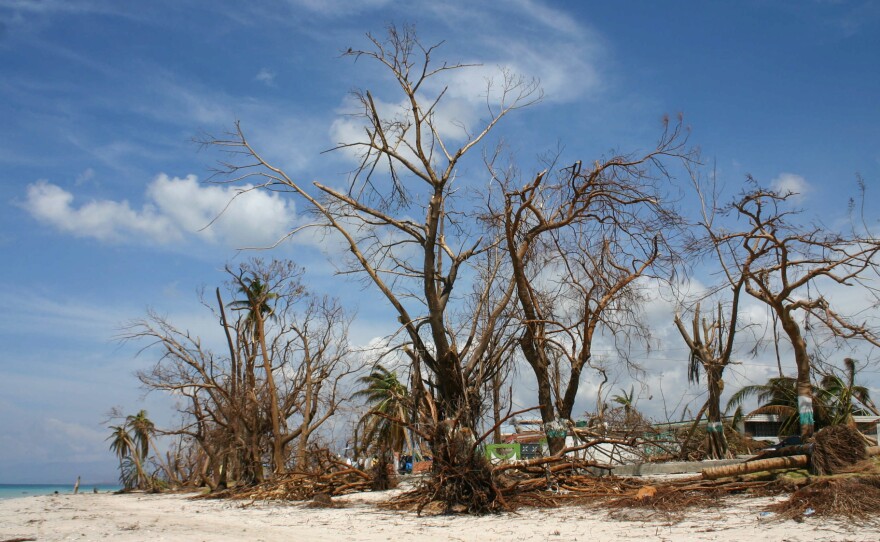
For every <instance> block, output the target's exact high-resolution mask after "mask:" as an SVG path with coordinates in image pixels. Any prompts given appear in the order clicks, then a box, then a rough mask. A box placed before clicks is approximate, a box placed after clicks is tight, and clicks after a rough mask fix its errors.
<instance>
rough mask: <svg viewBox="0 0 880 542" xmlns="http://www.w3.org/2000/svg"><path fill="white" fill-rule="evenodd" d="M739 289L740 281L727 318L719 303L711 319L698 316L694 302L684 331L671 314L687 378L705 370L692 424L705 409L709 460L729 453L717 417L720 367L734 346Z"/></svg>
mask: <svg viewBox="0 0 880 542" xmlns="http://www.w3.org/2000/svg"><path fill="white" fill-rule="evenodd" d="M741 291H742V281H740V282H738V283H737V284H736V285H735V286H734V288H733V299H732V306H731V309H730V316H729V318H727V319H725V317H724V311H723V309H722V304H721V303H720V302H719V303H718V310H717V312H716V314H714V315H713V316H712V318H711V320H707V319H706V318H705V317H703V316H702V314H701V312H700V303H697V305H696V307H695V308H694V310H693V319H692V321H691V330H690V331H688V329H687V327H686V326H685V324H684V322H683V321H682V319H681V315H680V314H679V313H678V312H676V313H675V325H676V327H678V331H679V333H681V337H682V339H684V342H685V343H686V344H687V346H688V350H689V351H690V359H689V364H688V381H689V382H692V383H696V382H699V380H700V370H701V369H702V370H703V372H704V373H706V388H707V390H708V392H709V397H708V399H706V404H705V405H704V406H703V407H702V408H701V409H700V413H699V414H698V415H697V416H696V418H695V420H694V424H697V423H698V422H699V419H700V417H701V416H702V413H703V412H706V416H707V419H708V424H707V426H706V428H707V431H706V432H707V434H708V438H709V454H708V455H709V457H710V458H711V459H724V458H726V457H728V455H729V452H728V449H727V438H726V437H725V435H724V424H723V423H722V419H721V392H722V391H724V380H723V376H724V369H725V368H726V367H727V365H728V364H729V363H730V360H731V356H732V355H733V349H734V345H735V338H736V331H737V328H736V326H737V315H738V313H739V295H740V292H741ZM692 433H693V431H691V433H689V435H688V438H690V434H692ZM686 444H687V443H685V445H684V446H682V453H686V448H687V446H686Z"/></svg>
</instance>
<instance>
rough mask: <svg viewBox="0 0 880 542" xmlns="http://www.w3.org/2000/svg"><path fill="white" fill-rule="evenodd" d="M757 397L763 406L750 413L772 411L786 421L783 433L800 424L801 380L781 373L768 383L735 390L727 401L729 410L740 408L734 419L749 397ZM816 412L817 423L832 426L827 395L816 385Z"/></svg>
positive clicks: (814, 395) (814, 406)
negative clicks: (799, 390) (799, 387)
mask: <svg viewBox="0 0 880 542" xmlns="http://www.w3.org/2000/svg"><path fill="white" fill-rule="evenodd" d="M752 397H754V398H755V399H757V401H758V404H759V405H760V406H759V407H758V408H756V409H755V410H753V411H751V412H749V413H748V414H747V415H748V416H751V415H753V414H770V415H775V416H778V417H779V419H780V420H782V426H781V427H780V429H779V432H780V434H782V435H791V434H794V433H795V432H796V431H797V429H798V427H799V424H800V418H799V413H798V393H797V379H796V378H793V377H790V376H777V377H773V378H770V379H769V380H767V382H766V383H764V384H751V385H748V386H744V387H743V388H741V389H740V390H739V391H737V392H736V393H734V394H733V395H732V396H731V397H730V399H729V400H728V401H727V406H726V407H725V410H727V411H729V410H730V409H731V408H735V409H736V414H734V419H738V418H740V417H741V416H742V405H743V403H745V402H746V400H748V399H750V398H752ZM813 398H814V403H813V411H814V413H815V416H816V421H815V423H816V426H822V425H828V422H829V417H828V407H827V405H826V403H825V400H824V394H823V393H822V392H821V390H820V389H819V388H817V387H816V386H815V385H814V386H813Z"/></svg>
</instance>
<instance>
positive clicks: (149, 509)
mask: <svg viewBox="0 0 880 542" xmlns="http://www.w3.org/2000/svg"><path fill="white" fill-rule="evenodd" d="M386 497H387V494H381V493H377V494H370V493H361V494H355V495H349V496H346V497H344V498H340V499H338V501H340V502H341V503H343V504H344V506H343V507H342V508H334V509H313V508H306V507H305V506H304V505H303V504H300V503H297V504H277V503H263V502H257V503H250V502H241V501H228V500H193V499H190V498H189V497H188V496H186V495H147V494H128V495H113V494H97V495H95V494H92V493H87V494H80V495H59V496H44V497H25V498H20V499H9V500H3V501H0V542H3V541H7V540H10V539H17V538H24V539H35V540H40V541H43V540H46V541H49V540H104V539H112V540H151V541H152V540H186V541H198V540H205V541H222V540H249V541H261V540H262V541H267V542H268V541H276V540H277V541H282V540H283V541H285V542H286V541H290V540H295V541H313V540H314V541H331V542H343V541H349V540H357V541H361V540H363V541H380V540H381V541H385V540H394V541H422V540H462V541H470V540H474V541H477V540H479V541H481V542H486V541H490V540H516V541H526V540H528V541H531V540H540V541H548V540H549V541H554V540H559V541H574V540H582V541H584V540H589V541H597V540H601V541H606V540H633V541H636V540H669V541H678V540H681V541H684V540H716V541H728V540H729V541H739V540H785V541H792V542H794V541H810V542H820V541H828V540H880V529H878V528H877V527H865V526H862V525H856V524H849V523H847V522H838V521H829V520H827V519H819V518H813V517H808V518H804V520H803V521H802V522H794V521H775V520H774V519H773V517H772V515H766V514H763V515H762V513H761V509H762V508H763V507H764V506H766V505H767V504H768V503H770V502H773V499H774V498H770V497H766V498H743V497H734V498H729V499H728V500H726V501H725V502H724V506H723V507H722V508H713V509H711V510H708V511H693V512H690V513H689V514H688V515H687V516H686V517H685V518H684V519H683V520H681V521H671V520H670V518H668V517H664V516H662V515H653V516H652V515H651V514H650V513H649V512H647V511H643V510H638V511H633V510H626V511H624V512H620V511H617V512H614V513H613V514H614V516H616V517H612V516H611V515H610V514H609V512H608V511H606V510H599V509H592V508H584V507H577V506H572V507H563V508H558V509H550V510H548V509H540V510H538V509H526V510H522V511H520V512H519V513H516V514H500V515H493V516H486V517H462V516H457V517H451V516H433V517H424V516H423V517H418V516H416V515H415V514H413V513H394V512H390V511H386V510H380V509H378V508H376V507H375V502H376V501H377V500H379V499H384V498H386Z"/></svg>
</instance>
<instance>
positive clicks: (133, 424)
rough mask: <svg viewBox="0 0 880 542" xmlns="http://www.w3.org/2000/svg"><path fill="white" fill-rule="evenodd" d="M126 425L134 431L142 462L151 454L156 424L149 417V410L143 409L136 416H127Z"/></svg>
mask: <svg viewBox="0 0 880 542" xmlns="http://www.w3.org/2000/svg"><path fill="white" fill-rule="evenodd" d="M125 425H126V427H128V428H129V429H130V430H131V432H132V441H133V443H134V446H135V451H136V452H137V454H138V456H139V457H140V460H141V462H143V461H145V460H146V459H147V456H148V455H150V443H151V442H152V437H153V434H154V433H155V432H156V426H155V424H153V422H152V421H151V420H150V419H149V418H148V417H147V411H146V410H141V411H140V412H138V413H137V414H135V415H134V416H128V417H127V418H125Z"/></svg>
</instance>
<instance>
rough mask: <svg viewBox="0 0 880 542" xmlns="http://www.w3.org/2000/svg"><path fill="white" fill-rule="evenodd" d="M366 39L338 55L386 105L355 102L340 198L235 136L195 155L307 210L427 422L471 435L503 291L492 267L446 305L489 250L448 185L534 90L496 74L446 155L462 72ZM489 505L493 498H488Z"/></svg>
mask: <svg viewBox="0 0 880 542" xmlns="http://www.w3.org/2000/svg"><path fill="white" fill-rule="evenodd" d="M368 37H369V40H370V43H371V48H369V49H366V50H359V49H349V50H348V52H347V53H345V55H347V56H351V57H354V58H355V59H358V60H368V61H371V62H374V63H376V64H377V65H378V66H379V67H380V68H381V69H382V70H384V71H385V72H386V73H388V74H389V75H390V76H391V78H392V80H393V82H394V84H395V87H396V91H397V98H394V99H392V100H390V101H386V102H382V101H380V100H377V99H376V98H375V97H374V96H373V94H372V93H371V92H370V91H368V90H365V91H358V92H356V93H355V94H354V96H355V99H356V100H357V103H358V104H359V105H360V112H359V114H358V116H357V118H360V119H361V121H362V123H363V125H362V128H363V132H362V135H363V136H362V138H360V139H359V140H357V141H346V142H342V143H340V144H339V145H338V146H337V147H336V149H337V150H342V151H344V152H349V153H355V154H356V155H357V156H358V157H359V160H360V162H359V163H360V165H359V167H358V168H357V169H356V170H355V171H354V173H353V174H352V175H351V178H350V182H349V183H348V186H347V187H346V188H344V189H336V188H333V186H332V185H331V184H329V183H328V184H323V183H320V182H315V183H313V184H311V185H309V184H306V183H303V182H301V181H298V180H295V179H293V178H291V177H290V176H289V175H287V174H286V173H285V172H284V171H282V170H281V169H280V168H278V167H276V166H274V165H272V164H270V163H269V162H268V161H267V160H266V159H265V158H264V157H263V156H262V155H261V154H260V153H259V151H258V150H257V149H255V148H254V147H253V146H251V144H250V142H249V141H248V140H247V138H246V137H245V135H244V132H243V130H242V129H241V128H240V126H238V125H237V126H236V130H235V132H234V133H233V134H231V136H230V137H229V138H225V139H222V138H221V139H209V140H208V141H205V143H207V144H210V145H214V146H218V147H220V148H222V149H224V150H226V151H229V152H230V153H232V154H233V156H235V157H237V158H239V159H240V160H233V161H232V162H233V163H227V164H225V166H224V167H223V171H222V172H221V176H222V181H224V182H230V183H239V182H247V181H254V180H256V181H257V187H258V188H263V189H270V190H284V191H287V192H292V193H293V194H294V195H295V196H296V197H298V198H301V199H302V200H304V202H306V203H307V205H308V206H310V208H311V210H312V211H313V212H314V213H315V215H316V216H317V217H318V219H319V224H321V225H322V226H324V227H326V228H328V229H330V230H332V231H333V232H334V233H335V234H336V235H338V236H339V238H341V240H342V241H343V243H344V246H345V247H346V248H347V249H348V251H349V253H350V255H351V261H349V264H350V265H349V266H348V267H346V268H345V270H344V272H346V273H354V274H356V275H358V276H360V277H363V278H364V279H365V280H366V281H367V282H368V283H370V284H372V285H373V286H374V287H375V288H376V289H377V290H378V291H379V292H380V293H381V294H382V295H383V296H384V297H385V299H386V300H387V301H388V303H389V304H390V305H391V307H393V310H394V311H395V312H396V314H397V319H398V322H399V324H400V326H401V328H400V332H401V333H402V335H403V337H404V340H403V341H402V342H403V343H405V344H408V345H410V348H411V350H412V353H413V354H414V356H415V357H414V360H415V361H416V362H417V363H418V364H419V366H420V367H423V368H425V369H426V370H427V371H428V372H429V374H430V375H431V381H432V382H433V385H434V386H435V387H436V399H437V401H436V409H437V415H438V419H439V420H448V421H449V423H447V424H445V425H444V427H445V428H447V429H448V428H462V427H463V428H467V429H468V430H469V431H468V432H469V433H472V432H473V430H474V429H475V427H476V424H477V419H478V414H479V410H480V409H479V406H480V398H479V393H480V389H481V386H482V384H483V382H482V381H481V378H490V377H491V374H492V371H491V370H488V369H487V364H489V363H498V362H500V361H501V360H498V359H497V358H493V357H492V356H490V355H489V354H490V353H489V350H490V347H491V345H492V340H493V339H492V337H493V331H494V329H495V327H496V326H495V323H494V320H496V319H497V318H499V317H500V315H501V314H502V312H503V310H504V307H505V305H506V302H505V300H504V299H498V298H496V297H494V296H493V295H491V293H492V292H494V291H496V290H495V288H494V287H493V283H492V282H491V281H499V280H500V281H503V278H502V277H500V276H499V275H498V269H499V268H500V263H496V264H494V265H492V266H490V272H489V273H488V275H487V276H489V277H491V281H489V282H486V283H485V284H482V285H477V287H476V290H477V291H479V292H480V294H478V295H477V297H476V303H463V302H462V298H461V297H456V296H455V295H454V292H455V291H456V289H458V290H459V291H466V289H462V288H461V284H460V283H461V282H462V280H468V279H463V276H467V275H469V274H470V272H468V271H466V270H467V268H468V266H469V265H471V264H473V262H475V261H477V260H479V259H481V258H486V253H487V251H488V250H490V249H491V248H492V247H494V246H496V245H497V240H496V239H493V238H491V237H487V236H485V235H483V233H482V232H480V231H478V229H477V228H476V227H475V221H474V220H475V219H474V215H473V214H472V213H470V212H468V209H467V207H466V205H467V204H468V202H467V200H462V199H458V198H456V197H455V194H456V190H457V188H458V183H457V178H456V175H457V172H458V168H459V167H460V166H461V165H462V163H463V160H464V158H465V157H466V156H467V155H468V153H469V152H470V151H472V150H473V149H475V148H476V147H477V146H478V145H480V144H481V142H483V141H484V139H485V138H486V137H487V135H488V134H489V133H490V132H491V131H492V130H493V128H495V126H496V125H497V124H498V123H499V122H500V121H501V120H502V119H503V118H504V117H505V116H507V115H508V114H509V113H511V112H512V111H515V110H517V109H519V108H522V107H525V106H527V105H529V104H532V103H534V102H535V101H537V100H539V99H540V97H541V94H540V91H539V90H538V87H537V83H536V82H534V81H529V80H525V79H522V78H518V77H515V76H513V75H511V74H508V73H504V74H503V75H502V81H501V83H500V85H498V86H497V87H491V88H490V89H489V90H490V92H489V94H488V96H487V100H486V117H487V118H486V120H485V123H484V124H483V125H482V127H480V128H477V129H476V130H474V131H471V130H470V129H469V128H468V127H466V126H464V125H461V134H460V135H461V137H462V138H463V142H462V143H461V144H460V145H459V146H458V147H457V148H456V147H452V146H451V141H452V140H453V138H448V137H447V138H444V136H443V133H444V131H443V130H444V129H443V128H442V126H443V125H442V123H443V121H444V120H448V119H441V118H439V115H440V113H439V112H438V111H439V108H440V104H441V103H442V100H443V97H444V95H445V93H446V87H445V86H443V82H442V79H443V77H444V76H446V74H447V73H448V72H450V71H452V70H460V69H464V68H466V66H464V65H461V64H447V63H441V64H437V63H435V62H434V59H433V55H434V53H435V52H436V50H437V46H431V47H425V46H423V45H422V44H421V43H420V42H419V41H418V40H417V39H416V37H415V35H414V33H413V32H412V30H411V29H409V28H404V29H402V30H399V29H397V28H394V27H391V28H389V30H388V36H387V38H386V39H384V40H381V39H378V38H375V37H372V36H369V35H368ZM383 103H397V104H400V105H399V106H384V105H382V104H383ZM462 186H463V187H466V185H462ZM463 206H464V207H463ZM292 233H294V232H292ZM471 276H473V275H472V274H471ZM502 291H505V290H504V289H503V288H502ZM506 291H507V292H509V291H510V289H509V288H508V289H507V290H506ZM475 314H486V315H487V316H486V318H475V317H474V315H475ZM435 433H436V434H435V436H434V440H435V450H434V451H435V453H434V457H435V464H436V463H439V462H442V461H443V459H444V458H443V455H444V454H443V453H442V450H451V449H452V448H448V447H445V445H442V443H438V442H437V441H438V439H439V440H441V441H442V440H445V439H447V438H449V437H450V436H454V435H456V434H457V433H458V429H455V430H453V431H451V432H450V431H447V430H444V431H435ZM448 459H449V461H452V462H455V461H456V459H454V458H448ZM489 495H490V500H491V499H494V498H495V497H494V494H492V492H491V491H490V492H489Z"/></svg>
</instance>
